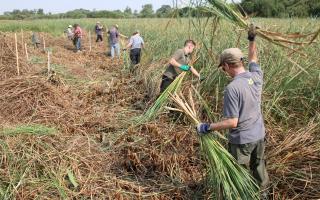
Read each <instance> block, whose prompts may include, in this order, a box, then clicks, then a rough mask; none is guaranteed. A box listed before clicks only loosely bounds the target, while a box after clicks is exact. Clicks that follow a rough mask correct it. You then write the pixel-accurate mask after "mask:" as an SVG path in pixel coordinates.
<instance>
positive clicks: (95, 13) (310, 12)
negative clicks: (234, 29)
mask: <svg viewBox="0 0 320 200" xmlns="http://www.w3.org/2000/svg"><path fill="white" fill-rule="evenodd" d="M234 6H238V7H239V8H240V10H242V11H244V12H245V13H247V14H249V15H252V16H257V17H320V0H242V2H241V3H238V4H235V5H234ZM187 16H192V17H196V16H200V17H201V16H210V14H209V13H206V12H205V9H201V7H196V8H195V7H184V8H172V7H171V6H169V5H162V6H161V7H160V8H159V9H157V10H154V9H153V6H152V4H146V5H143V6H142V9H141V11H140V12H138V11H137V10H134V11H133V10H132V9H131V8H129V7H127V8H126V9H124V10H123V11H122V10H114V11H109V10H92V11H90V10H86V9H76V10H72V11H68V12H66V13H58V14H52V13H50V12H49V13H45V12H44V10H43V9H35V10H27V9H24V10H13V11H11V12H5V13H4V14H3V15H0V20H1V19H7V20H22V19H60V18H73V19H80V18H153V17H158V18H167V17H187Z"/></svg>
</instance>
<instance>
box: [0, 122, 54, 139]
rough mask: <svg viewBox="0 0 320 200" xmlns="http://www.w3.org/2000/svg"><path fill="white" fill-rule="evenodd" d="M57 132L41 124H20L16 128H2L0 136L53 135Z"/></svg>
mask: <svg viewBox="0 0 320 200" xmlns="http://www.w3.org/2000/svg"><path fill="white" fill-rule="evenodd" d="M55 133H57V130H56V129H55V128H52V127H47V126H44V125H41V124H29V125H28V124H22V125H18V126H16V127H10V128H3V130H1V131H0V135H4V136H15V135H20V134H26V135H54V134H55Z"/></svg>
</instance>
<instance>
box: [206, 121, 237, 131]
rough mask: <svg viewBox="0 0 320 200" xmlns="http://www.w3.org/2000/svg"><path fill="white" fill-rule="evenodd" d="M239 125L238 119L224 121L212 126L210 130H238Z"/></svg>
mask: <svg viewBox="0 0 320 200" xmlns="http://www.w3.org/2000/svg"><path fill="white" fill-rule="evenodd" d="M237 125H238V118H230V119H224V120H222V121H219V122H216V123H212V124H210V130H212V131H219V130H225V129H230V128H236V127H237Z"/></svg>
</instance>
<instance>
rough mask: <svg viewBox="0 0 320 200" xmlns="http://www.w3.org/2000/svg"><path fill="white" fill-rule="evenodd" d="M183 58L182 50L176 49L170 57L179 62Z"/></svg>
mask: <svg viewBox="0 0 320 200" xmlns="http://www.w3.org/2000/svg"><path fill="white" fill-rule="evenodd" d="M183 56H184V52H183V50H182V49H178V50H177V51H176V52H175V53H174V54H173V56H172V58H174V59H175V60H180V58H182V57H183Z"/></svg>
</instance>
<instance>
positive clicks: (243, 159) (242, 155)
mask: <svg viewBox="0 0 320 200" xmlns="http://www.w3.org/2000/svg"><path fill="white" fill-rule="evenodd" d="M254 147H255V145H254V144H253V143H248V144H229V152H230V154H231V155H232V156H233V157H234V158H235V159H236V161H237V163H238V164H239V165H242V166H243V167H244V168H246V169H248V170H250V167H249V166H250V159H251V152H252V151H253V149H254Z"/></svg>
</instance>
